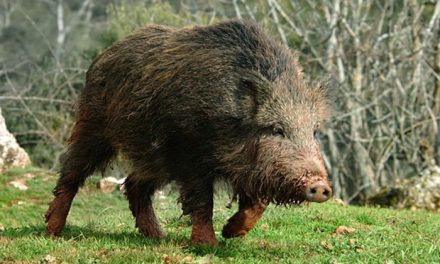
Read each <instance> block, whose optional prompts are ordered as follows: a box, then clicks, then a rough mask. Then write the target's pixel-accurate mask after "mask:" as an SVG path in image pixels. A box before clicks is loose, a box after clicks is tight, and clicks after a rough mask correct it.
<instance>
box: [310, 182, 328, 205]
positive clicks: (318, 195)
mask: <svg viewBox="0 0 440 264" xmlns="http://www.w3.org/2000/svg"><path fill="white" fill-rule="evenodd" d="M305 196H306V199H307V201H310V202H317V203H323V202H325V201H327V200H328V199H329V198H330V197H331V196H332V189H331V188H330V186H329V185H328V184H327V183H325V182H323V181H318V182H314V183H312V184H310V185H309V186H307V188H306V195H305Z"/></svg>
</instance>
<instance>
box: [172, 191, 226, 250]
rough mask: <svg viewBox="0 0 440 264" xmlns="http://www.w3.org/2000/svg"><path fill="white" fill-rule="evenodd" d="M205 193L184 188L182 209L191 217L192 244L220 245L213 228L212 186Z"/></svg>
mask: <svg viewBox="0 0 440 264" xmlns="http://www.w3.org/2000/svg"><path fill="white" fill-rule="evenodd" d="M205 186H207V187H204V189H203V191H200V190H195V189H193V188H192V187H193V186H191V187H189V188H188V189H185V188H183V190H184V191H183V193H181V199H182V209H183V213H184V214H188V213H189V214H190V216H191V224H192V231H191V242H192V243H193V244H195V245H202V244H203V245H210V246H216V245H217V244H218V242H217V239H216V238H215V233H214V227H213V226H212V211H213V207H214V203H213V191H212V184H207V185H205Z"/></svg>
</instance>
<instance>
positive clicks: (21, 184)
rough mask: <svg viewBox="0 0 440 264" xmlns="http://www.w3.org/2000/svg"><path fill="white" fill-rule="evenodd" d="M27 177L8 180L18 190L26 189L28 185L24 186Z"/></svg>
mask: <svg viewBox="0 0 440 264" xmlns="http://www.w3.org/2000/svg"><path fill="white" fill-rule="evenodd" d="M26 181H27V179H17V180H13V181H10V182H9V185H12V187H14V188H17V189H19V190H20V191H26V190H27V189H29V187H27V186H26Z"/></svg>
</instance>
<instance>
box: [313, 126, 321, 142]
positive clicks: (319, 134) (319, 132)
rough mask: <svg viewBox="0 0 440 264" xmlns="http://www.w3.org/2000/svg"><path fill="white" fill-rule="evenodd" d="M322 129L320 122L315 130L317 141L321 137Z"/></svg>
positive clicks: (314, 134)
mask: <svg viewBox="0 0 440 264" xmlns="http://www.w3.org/2000/svg"><path fill="white" fill-rule="evenodd" d="M320 127H321V124H320V123H319V122H318V123H316V124H315V127H314V129H313V136H314V137H315V138H316V139H319V138H320V136H321V131H320V130H319V128H320Z"/></svg>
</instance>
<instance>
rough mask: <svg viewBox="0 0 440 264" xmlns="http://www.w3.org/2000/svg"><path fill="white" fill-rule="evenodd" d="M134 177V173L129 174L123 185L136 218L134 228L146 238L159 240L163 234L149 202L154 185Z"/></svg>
mask: <svg viewBox="0 0 440 264" xmlns="http://www.w3.org/2000/svg"><path fill="white" fill-rule="evenodd" d="M136 177H137V176H136V174H135V173H132V174H130V176H128V177H127V180H126V182H125V184H124V185H125V189H126V195H127V198H128V202H129V204H130V210H131V212H132V214H133V216H134V217H135V218H136V227H137V228H139V231H140V232H141V233H142V234H143V235H145V236H146V237H150V238H161V237H163V236H165V233H164V232H163V231H162V229H161V228H160V226H159V224H158V222H157V218H156V215H155V214H154V210H153V203H152V200H151V196H152V195H153V194H154V190H155V184H154V182H152V181H146V182H145V181H138V180H137V179H136Z"/></svg>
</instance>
